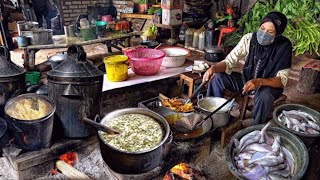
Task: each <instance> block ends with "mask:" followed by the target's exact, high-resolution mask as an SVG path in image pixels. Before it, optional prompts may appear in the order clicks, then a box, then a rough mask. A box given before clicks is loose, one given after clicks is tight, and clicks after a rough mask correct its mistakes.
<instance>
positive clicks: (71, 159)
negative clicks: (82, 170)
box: [59, 152, 77, 166]
mask: <svg viewBox="0 0 320 180" xmlns="http://www.w3.org/2000/svg"><path fill="white" fill-rule="evenodd" d="M59 159H60V160H61V161H64V162H66V163H67V164H69V165H71V166H73V165H74V164H75V163H76V160H77V155H76V153H73V152H67V153H65V154H62V155H61V156H60V157H59Z"/></svg>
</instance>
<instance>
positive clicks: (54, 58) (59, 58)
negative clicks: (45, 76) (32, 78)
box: [48, 52, 68, 62]
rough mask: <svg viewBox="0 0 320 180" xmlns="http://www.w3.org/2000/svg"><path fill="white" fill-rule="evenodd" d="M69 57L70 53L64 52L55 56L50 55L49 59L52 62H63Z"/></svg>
mask: <svg viewBox="0 0 320 180" xmlns="http://www.w3.org/2000/svg"><path fill="white" fill-rule="evenodd" d="M67 58H68V55H67V54H66V53H64V52H60V53H57V54H55V55H53V56H50V57H49V59H48V61H50V62H61V61H64V60H66V59H67Z"/></svg>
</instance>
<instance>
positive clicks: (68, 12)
mask: <svg viewBox="0 0 320 180" xmlns="http://www.w3.org/2000/svg"><path fill="white" fill-rule="evenodd" d="M109 1H110V0H95V1H90V0H61V1H60V7H61V14H62V16H61V18H62V21H63V22H64V25H69V24H71V23H72V22H74V21H75V20H76V18H77V17H78V15H79V14H87V8H88V6H94V5H95V4H96V3H100V4H102V5H107V4H108V2H109ZM128 1H131V0H114V1H113V4H114V6H115V7H116V8H117V11H118V16H119V15H120V13H121V12H123V10H124V8H125V7H126V5H127V2H128Z"/></svg>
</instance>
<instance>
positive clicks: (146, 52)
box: [126, 48, 166, 76]
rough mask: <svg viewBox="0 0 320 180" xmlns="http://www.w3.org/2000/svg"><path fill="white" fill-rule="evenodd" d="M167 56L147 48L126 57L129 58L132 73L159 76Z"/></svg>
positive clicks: (130, 52) (130, 53)
mask: <svg viewBox="0 0 320 180" xmlns="http://www.w3.org/2000/svg"><path fill="white" fill-rule="evenodd" d="M165 55H166V54H165V53H164V52H163V51H160V50H156V49H147V48H141V49H136V50H132V51H129V52H127V53H126V56H128V57H129V64H130V66H131V69H132V71H133V72H134V73H136V74H138V75H142V76H149V75H154V74H157V73H158V72H159V70H160V66H161V63H162V60H163V57H164V56H165Z"/></svg>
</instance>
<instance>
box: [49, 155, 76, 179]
mask: <svg viewBox="0 0 320 180" xmlns="http://www.w3.org/2000/svg"><path fill="white" fill-rule="evenodd" d="M58 159H59V160H61V161H64V162H65V163H67V164H69V165H70V166H74V165H75V164H76V161H77V159H78V157H77V154H76V153H73V152H67V153H65V154H62V155H61V156H59V158H58ZM51 174H52V175H55V174H58V170H57V168H56V167H54V168H53V169H52V170H51Z"/></svg>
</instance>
